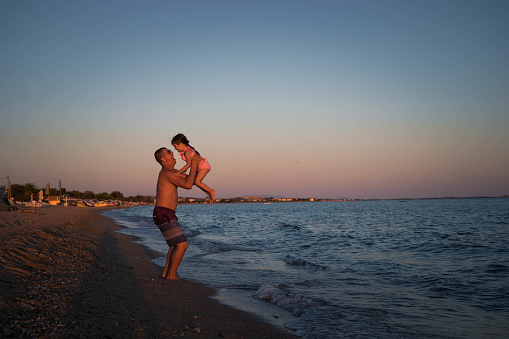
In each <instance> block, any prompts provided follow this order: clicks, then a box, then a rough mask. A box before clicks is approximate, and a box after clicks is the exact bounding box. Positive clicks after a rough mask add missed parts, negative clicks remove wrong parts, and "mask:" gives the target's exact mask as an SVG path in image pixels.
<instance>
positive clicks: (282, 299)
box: [253, 282, 316, 316]
mask: <svg viewBox="0 0 509 339" xmlns="http://www.w3.org/2000/svg"><path fill="white" fill-rule="evenodd" d="M253 297H254V298H256V299H259V300H266V301H268V302H270V303H272V304H275V305H277V306H279V307H281V308H284V309H285V310H287V311H289V312H291V313H292V314H293V315H295V316H301V315H302V314H304V313H305V312H306V311H307V310H308V309H309V308H310V307H311V306H314V305H316V303H315V302H314V301H312V300H310V299H307V298H305V297H301V296H299V295H296V294H291V293H287V292H285V291H283V290H282V289H280V288H279V287H278V286H277V284H274V283H271V282H269V283H265V284H263V285H261V286H260V288H259V289H258V291H256V292H255V293H253Z"/></svg>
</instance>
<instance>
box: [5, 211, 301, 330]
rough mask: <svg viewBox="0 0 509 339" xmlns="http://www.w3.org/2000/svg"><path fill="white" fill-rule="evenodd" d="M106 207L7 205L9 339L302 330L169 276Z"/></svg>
mask: <svg viewBox="0 0 509 339" xmlns="http://www.w3.org/2000/svg"><path fill="white" fill-rule="evenodd" d="M103 210H104V209H102V208H83V207H48V208H39V209H36V211H37V212H39V213H40V214H31V213H19V212H0V338H1V337H14V338H16V337H38V338H41V337H42V338H70V337H72V338H95V337H105V338H169V337H188V338H212V337H214V338H217V337H226V338H292V337H294V336H293V335H292V334H291V333H290V332H288V331H286V330H284V329H281V328H279V327H276V326H274V325H272V324H270V323H267V322H265V321H263V320H262V319H261V318H259V317H257V316H256V315H254V314H251V313H247V312H243V311H240V310H237V309H234V308H231V307H229V306H226V305H223V304H220V303H218V302H217V301H215V300H213V299H212V298H210V296H211V295H213V294H214V293H215V290H214V289H213V288H210V287H208V286H206V285H203V284H198V283H194V282H188V281H169V280H164V279H161V278H160V276H161V273H162V269H163V268H162V267H158V266H156V265H155V264H154V263H153V262H152V261H151V259H154V258H157V257H160V254H159V253H157V252H153V251H150V250H148V249H147V248H145V247H143V246H141V245H139V244H135V243H133V240H135V239H134V238H133V237H131V236H128V235H124V234H121V233H118V232H116V231H117V230H118V229H120V226H119V225H117V224H115V223H114V222H113V221H112V220H111V219H109V218H107V217H104V216H102V215H100V212H101V211H103ZM182 265H185V259H184V262H183V263H182Z"/></svg>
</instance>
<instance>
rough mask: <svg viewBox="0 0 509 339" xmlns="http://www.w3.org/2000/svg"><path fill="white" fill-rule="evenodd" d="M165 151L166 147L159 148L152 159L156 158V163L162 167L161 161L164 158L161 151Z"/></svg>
mask: <svg viewBox="0 0 509 339" xmlns="http://www.w3.org/2000/svg"><path fill="white" fill-rule="evenodd" d="M165 149H166V147H161V148H160V149H158V150H157V151H155V153H154V157H155V158H156V161H157V162H158V163H159V165H162V164H161V159H162V158H163V157H164V153H163V150H165Z"/></svg>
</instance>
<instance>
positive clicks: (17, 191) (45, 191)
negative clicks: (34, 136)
mask: <svg viewBox="0 0 509 339" xmlns="http://www.w3.org/2000/svg"><path fill="white" fill-rule="evenodd" d="M8 178H9V177H5V179H7V185H0V195H2V196H5V197H6V198H8V199H9V200H10V201H11V202H13V203H14V202H21V203H29V204H32V205H35V204H36V203H38V204H44V203H47V204H49V205H63V204H72V205H74V204H76V203H77V202H83V205H85V206H104V205H108V206H112V205H116V206H118V205H150V204H154V203H155V196H153V195H150V196H146V195H137V196H128V197H125V196H124V195H123V194H122V193H121V192H119V191H113V192H111V193H106V192H102V193H97V194H96V193H94V192H92V191H85V192H80V191H77V190H72V191H68V190H66V189H65V188H63V187H60V182H59V188H58V189H56V188H50V185H49V184H47V185H46V187H44V188H39V187H37V186H36V185H34V184H32V183H28V184H25V185H18V184H12V185H11V183H10V181H8ZM475 198H509V195H501V196H478V197H454V196H449V197H428V198H397V199H363V198H338V199H328V198H316V197H314V198H288V197H280V196H277V197H271V196H257V195H250V196H241V197H232V198H222V199H221V198H219V199H215V200H214V203H219V204H229V203H266V204H269V203H276V202H305V201H306V202H322V201H384V200H399V201H410V200H433V199H475ZM179 203H180V204H204V203H209V200H208V199H205V198H195V197H179Z"/></svg>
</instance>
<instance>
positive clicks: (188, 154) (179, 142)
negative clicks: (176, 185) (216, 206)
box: [171, 133, 216, 204]
mask: <svg viewBox="0 0 509 339" xmlns="http://www.w3.org/2000/svg"><path fill="white" fill-rule="evenodd" d="M171 144H172V145H173V147H175V149H176V150H177V151H178V152H179V154H180V157H181V158H182V160H184V161H185V162H186V163H187V164H186V165H185V166H184V167H182V168H181V169H180V170H179V171H178V173H177V175H180V174H182V173H185V172H186V171H187V169H188V168H189V167H191V159H192V158H193V157H198V161H199V164H198V170H197V173H196V178H195V179H194V184H195V185H196V186H198V187H199V188H200V189H201V190H202V191H203V192H205V193H207V195H208V196H209V199H210V204H212V202H213V201H214V199H215V197H216V191H215V190H213V189H212V188H210V187H208V186H207V185H205V184H204V183H203V182H202V180H203V178H205V176H206V175H207V173H209V172H210V164H209V162H208V161H207V159H206V158H202V157H201V155H200V153H198V151H197V150H195V149H194V147H193V146H191V145H189V141H188V140H187V138H186V136H185V135H184V134H180V133H179V134H177V135H176V136H174V137H173V139H171Z"/></svg>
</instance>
